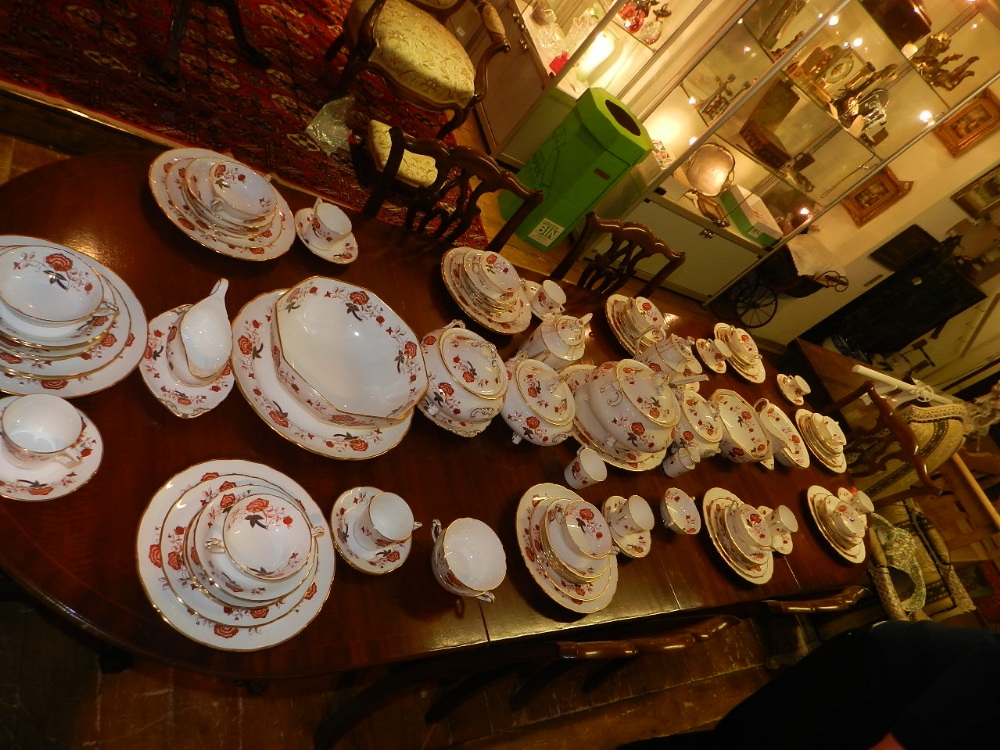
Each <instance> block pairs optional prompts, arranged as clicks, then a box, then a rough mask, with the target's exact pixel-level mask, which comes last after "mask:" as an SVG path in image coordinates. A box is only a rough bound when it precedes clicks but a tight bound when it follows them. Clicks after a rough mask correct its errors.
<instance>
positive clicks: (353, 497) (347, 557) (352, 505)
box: [330, 487, 413, 575]
mask: <svg viewBox="0 0 1000 750" xmlns="http://www.w3.org/2000/svg"><path fill="white" fill-rule="evenodd" d="M381 491H382V490H380V489H378V488H377V487H353V488H351V489H349V490H347V491H345V492H342V493H341V494H340V496H339V497H337V499H336V500H335V501H334V503H333V508H332V510H331V511H330V528H331V529H333V544H334V546H335V547H336V548H337V552H339V553H340V556H341V557H342V558H343V559H344V562H346V563H347V564H348V565H350V566H351V567H352V568H354V569H355V570H359V571H361V572H362V573H368V574H369V575H383V574H385V573H391V572H392V571H394V570H396V569H397V568H399V566H401V565H402V564H403V563H404V562H406V559H407V557H409V555H410V549H411V547H412V546H413V537H412V536H409V537H407V538H406V539H405V540H403V541H402V542H399V543H397V544H390V545H387V546H385V547H379V548H378V549H374V550H371V549H368V548H366V547H364V546H362V545H360V544H358V543H357V542H355V541H354V537H355V528H356V524H357V523H358V519H359V518H360V516H361V515H362V514H363V513H364V511H365V509H366V508H367V507H368V504H369V503H370V502H371V500H372V498H373V497H375V495H377V494H378V493H380V492H381Z"/></svg>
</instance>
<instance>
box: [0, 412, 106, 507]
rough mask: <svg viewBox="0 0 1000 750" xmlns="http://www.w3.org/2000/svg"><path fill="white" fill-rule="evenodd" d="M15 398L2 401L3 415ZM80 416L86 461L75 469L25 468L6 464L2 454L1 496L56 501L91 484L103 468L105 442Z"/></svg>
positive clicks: (60, 466) (58, 466)
mask: <svg viewBox="0 0 1000 750" xmlns="http://www.w3.org/2000/svg"><path fill="white" fill-rule="evenodd" d="M14 398H15V397H14V396H10V397H8V398H5V399H3V400H0V414H3V411H4V409H6V408H7V406H8V404H10V403H11V402H12V401H13V400H14ZM80 416H81V417H83V433H81V435H80V440H81V441H82V442H81V454H82V456H83V460H82V461H81V462H80V463H79V464H78V465H76V466H73V467H67V466H64V465H63V464H61V463H59V462H58V461H49V462H47V463H45V464H42V465H40V466H38V467H37V468H31V469H22V468H21V467H20V466H15V465H14V464H12V463H10V462H9V461H7V459H6V458H5V456H4V453H3V452H2V451H0V496H2V497H6V498H10V499H11V500H27V501H30V502H37V501H39V500H55V499H56V498H57V497H64V496H66V495H68V494H70V493H71V492H73V491H75V490H77V489H79V488H80V487H82V486H83V485H85V484H86V483H87V482H88V481H90V478H91V477H92V476H94V474H95V473H96V472H97V468H98V467H99V466H100V465H101V456H102V455H103V454H104V442H103V441H102V440H101V433H100V432H98V430H97V427H96V425H94V423H93V422H91V421H90V417H88V416H87V415H86V414H84V413H83V412H80Z"/></svg>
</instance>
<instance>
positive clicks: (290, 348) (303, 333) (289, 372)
mask: <svg viewBox="0 0 1000 750" xmlns="http://www.w3.org/2000/svg"><path fill="white" fill-rule="evenodd" d="M272 339H273V342H272V347H271V353H272V356H273V358H274V366H275V369H276V370H277V375H278V380H279V381H280V382H281V384H282V385H283V386H284V388H285V389H286V390H287V391H288V392H289V393H290V394H291V395H292V396H294V397H295V398H296V399H297V400H298V401H299V402H300V403H301V404H303V405H304V406H305V407H306V408H307V409H309V410H310V411H311V412H312V413H313V414H314V415H315V416H316V418H317V419H320V420H323V421H325V422H330V423H332V424H337V425H343V426H354V427H369V428H374V427H385V426H390V425H394V424H397V423H398V422H399V421H400V420H401V419H403V418H405V417H406V416H407V415H408V414H409V413H410V412H411V411H412V410H413V408H414V407H415V406H416V405H417V402H419V401H420V399H421V398H422V397H423V395H424V392H425V391H426V390H427V371H426V368H425V366H424V358H423V357H422V356H421V354H420V346H419V344H418V343H417V337H416V335H415V334H414V333H413V331H411V330H410V327H409V326H408V325H406V323H405V322H404V321H403V319H402V318H400V317H399V316H398V315H397V314H396V313H395V312H393V310H392V309H391V308H390V307H389V306H388V305H386V304H385V303H384V302H383V301H382V300H381V299H379V298H378V297H377V296H376V295H375V294H374V293H372V292H370V291H368V290H367V289H364V288H362V287H358V286H353V285H351V284H347V283H344V282H342V281H338V280H337V279H328V278H323V277H320V276H314V277H312V278H309V279H306V280H305V281H302V282H300V283H298V284H296V285H295V286H294V287H292V288H291V289H289V290H288V291H287V292H285V293H284V294H283V295H281V296H280V297H279V298H278V299H277V301H276V302H275V304H274V316H273V318H272Z"/></svg>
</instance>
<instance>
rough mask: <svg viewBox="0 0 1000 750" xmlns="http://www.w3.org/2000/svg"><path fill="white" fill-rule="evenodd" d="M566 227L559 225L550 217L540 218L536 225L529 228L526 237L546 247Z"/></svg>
mask: <svg viewBox="0 0 1000 750" xmlns="http://www.w3.org/2000/svg"><path fill="white" fill-rule="evenodd" d="M565 229H566V227H561V226H559V225H558V224H556V223H555V222H554V221H551V220H550V219H542V220H541V221H540V222H538V226H536V227H535V228H534V229H532V230H531V233H530V234H528V238H529V239H532V240H534V241H535V242H537V243H539V244H541V245H544V246H545V247H548V246H549V245H551V244H552V243H553V242H554V241H555V240H556V239H558V237H559V236H560V235H561V234H562V233H563V231H564V230H565Z"/></svg>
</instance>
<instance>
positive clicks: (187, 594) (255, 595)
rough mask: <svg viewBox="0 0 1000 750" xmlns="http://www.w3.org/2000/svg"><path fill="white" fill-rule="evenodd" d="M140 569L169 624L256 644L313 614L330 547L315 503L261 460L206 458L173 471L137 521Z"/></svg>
mask: <svg viewBox="0 0 1000 750" xmlns="http://www.w3.org/2000/svg"><path fill="white" fill-rule="evenodd" d="M138 547H139V553H140V554H139V557H140V577H141V578H142V581H143V585H144V586H145V588H146V593H147V594H148V595H149V597H150V600H151V601H152V603H153V606H155V607H156V608H157V609H158V610H160V612H161V613H162V614H163V616H164V618H165V619H166V620H167V622H169V623H170V624H171V625H173V626H174V627H175V628H177V629H178V630H180V631H181V632H183V633H185V634H186V635H189V636H191V637H192V638H194V639H195V640H198V641H201V642H203V643H207V644H209V645H214V646H218V647H219V648H224V649H227V650H251V649H258V648H265V647H267V646H271V645H275V644H277V643H280V642H282V641H284V640H286V639H287V638H289V637H291V636H292V635H294V634H295V633H297V632H298V631H299V630H301V629H302V628H303V627H305V625H306V624H308V623H309V621H310V620H311V619H312V618H313V617H314V616H315V614H316V613H317V612H318V611H319V608H320V606H321V605H322V603H323V601H324V600H325V599H326V597H327V594H328V593H329V591H330V586H331V584H332V581H333V569H334V562H335V555H334V552H333V546H332V543H331V535H330V531H329V527H328V526H327V524H326V521H325V519H324V516H323V513H322V511H320V510H319V508H318V507H317V506H316V504H315V503H314V502H313V500H312V499H311V498H310V497H309V495H308V494H307V493H306V492H305V490H304V489H302V488H301V487H300V486H299V485H298V484H296V483H295V482H294V481H292V480H291V479H290V478H288V477H286V476H285V475H283V474H280V473H279V472H276V471H274V470H273V469H270V468H269V467H267V466H262V465H260V464H253V463H251V462H247V461H212V462H208V463H206V464H201V465H198V466H195V467H191V468H190V469H188V470H186V471H184V472H181V474H179V475H177V476H175V477H174V478H173V479H171V480H170V482H168V483H167V484H166V485H164V487H163V488H162V489H161V490H160V491H159V492H158V493H157V494H156V495H155V496H154V497H153V499H152V501H151V502H150V504H149V507H148V508H147V509H146V513H145V515H144V516H143V520H142V522H141V524H140V530H139V537H138Z"/></svg>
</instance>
